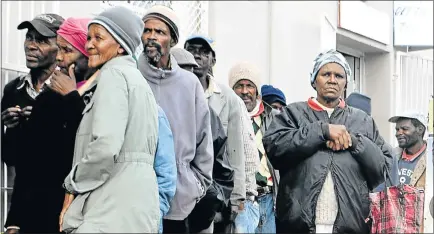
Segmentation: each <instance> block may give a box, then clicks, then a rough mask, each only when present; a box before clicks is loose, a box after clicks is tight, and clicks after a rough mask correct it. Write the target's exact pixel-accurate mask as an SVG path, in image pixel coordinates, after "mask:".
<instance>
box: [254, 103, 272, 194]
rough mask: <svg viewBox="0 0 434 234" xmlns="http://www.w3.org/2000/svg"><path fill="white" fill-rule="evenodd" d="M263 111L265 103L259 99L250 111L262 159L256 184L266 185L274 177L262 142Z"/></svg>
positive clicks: (270, 183) (270, 184)
mask: <svg viewBox="0 0 434 234" xmlns="http://www.w3.org/2000/svg"><path fill="white" fill-rule="evenodd" d="M262 113H264V104H263V103H262V101H258V103H257V104H256V107H255V108H254V109H253V110H252V111H251V112H249V114H250V117H251V119H252V125H253V132H254V134H255V141H256V146H257V148H258V152H259V160H260V161H261V163H260V164H259V171H258V172H257V173H256V184H257V185H259V186H261V187H264V186H267V185H268V186H272V185H273V178H272V177H271V173H270V170H269V168H268V164H267V156H266V153H265V149H264V145H263V144H262V131H261V127H262V124H263V121H262Z"/></svg>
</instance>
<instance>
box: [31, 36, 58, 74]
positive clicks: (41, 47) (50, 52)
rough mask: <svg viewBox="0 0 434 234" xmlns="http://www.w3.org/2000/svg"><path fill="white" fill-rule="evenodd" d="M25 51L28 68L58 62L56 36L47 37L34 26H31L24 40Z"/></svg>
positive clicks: (42, 66)
mask: <svg viewBox="0 0 434 234" xmlns="http://www.w3.org/2000/svg"><path fill="white" fill-rule="evenodd" d="M24 52H25V54H26V66H27V67H28V68H30V69H34V68H48V67H50V66H52V65H53V64H54V63H56V54H57V44H56V38H55V37H53V38H48V37H45V36H43V35H41V34H40V33H39V32H38V31H36V30H35V29H34V28H29V29H28V31H27V33H26V40H25V41H24Z"/></svg>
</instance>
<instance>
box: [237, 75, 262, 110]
mask: <svg viewBox="0 0 434 234" xmlns="http://www.w3.org/2000/svg"><path fill="white" fill-rule="evenodd" d="M233 89H234V91H235V93H236V94H237V95H238V96H239V97H240V98H241V99H242V100H243V102H244V104H246V107H247V110H248V111H252V110H253V109H255V106H256V103H257V101H258V100H257V99H258V90H257V88H256V86H255V85H254V84H253V82H251V81H250V80H240V81H238V82H237V83H236V84H235V85H234V87H233Z"/></svg>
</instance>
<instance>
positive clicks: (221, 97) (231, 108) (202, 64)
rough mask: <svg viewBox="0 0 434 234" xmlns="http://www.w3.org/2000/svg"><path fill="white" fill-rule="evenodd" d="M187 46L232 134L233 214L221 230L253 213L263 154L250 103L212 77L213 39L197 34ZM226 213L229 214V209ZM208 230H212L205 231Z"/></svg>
mask: <svg viewBox="0 0 434 234" xmlns="http://www.w3.org/2000/svg"><path fill="white" fill-rule="evenodd" d="M184 48H185V49H186V50H187V51H189V52H190V53H191V54H193V56H194V59H195V60H196V63H197V64H198V67H196V68H194V71H193V73H194V74H195V75H196V76H197V77H198V79H199V81H200V82H201V84H202V87H203V89H204V91H205V97H206V98H207V101H208V105H209V106H210V108H212V109H213V110H214V111H215V112H216V113H217V114H218V115H219V118H220V119H221V121H222V123H223V125H224V130H225V133H226V135H227V136H228V156H229V161H230V165H231V166H232V167H233V168H234V171H235V174H234V190H233V192H232V194H231V197H230V202H231V206H230V209H229V210H230V211H231V213H232V215H230V216H229V217H227V219H226V220H223V222H220V223H219V224H218V223H216V225H215V230H216V231H219V230H221V229H222V228H224V226H226V225H225V224H228V223H229V224H232V223H233V221H235V219H236V217H237V215H238V214H239V213H244V214H245V213H249V212H248V211H246V210H249V207H248V206H249V204H250V202H254V199H253V198H254V196H255V195H257V191H256V187H255V183H254V182H255V173H256V172H257V165H258V164H259V155H258V152H257V149H256V147H255V143H254V138H253V128H252V125H251V123H250V119H249V117H248V112H247V108H246V106H245V105H244V103H243V101H242V100H241V99H240V98H239V97H238V96H237V95H236V94H235V92H234V91H233V90H232V89H231V88H229V86H227V85H223V84H220V83H218V82H217V81H216V80H215V79H214V77H213V76H212V68H213V66H214V65H215V63H216V52H215V47H214V41H213V39H211V38H209V37H206V36H201V35H193V36H190V37H189V38H187V40H186V42H185V44H184ZM248 132H251V138H249V137H243V133H248ZM246 201H247V203H246ZM222 215H223V216H225V212H223V214H222ZM206 231H208V230H204V232H206Z"/></svg>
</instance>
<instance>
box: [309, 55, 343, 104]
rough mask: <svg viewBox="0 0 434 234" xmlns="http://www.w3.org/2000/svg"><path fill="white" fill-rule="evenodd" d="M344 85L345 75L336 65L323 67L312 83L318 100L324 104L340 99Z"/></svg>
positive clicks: (331, 64) (330, 64)
mask: <svg viewBox="0 0 434 234" xmlns="http://www.w3.org/2000/svg"><path fill="white" fill-rule="evenodd" d="M346 84H347V79H346V73H345V70H344V68H343V67H342V66H341V65H339V64H337V63H328V64H326V65H324V66H323V67H322V68H321V69H320V70H319V71H318V74H317V76H316V79H315V83H314V87H315V89H316V91H317V98H318V100H319V101H324V102H326V103H331V102H334V101H336V100H338V99H339V98H340V97H342V95H343V93H344V91H345V87H346ZM322 104H324V103H322Z"/></svg>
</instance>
